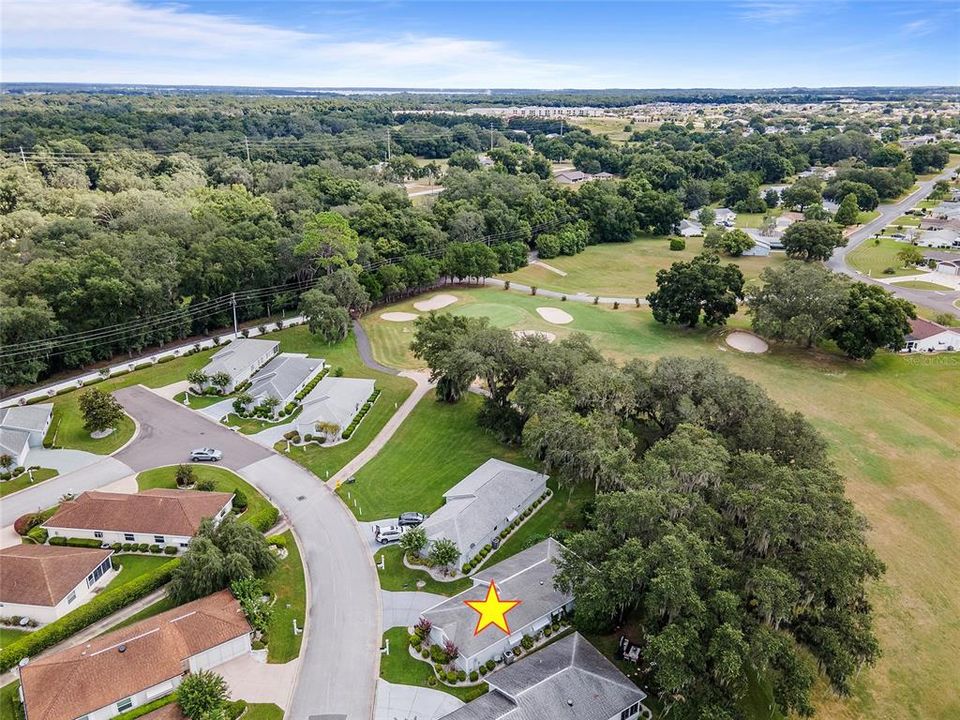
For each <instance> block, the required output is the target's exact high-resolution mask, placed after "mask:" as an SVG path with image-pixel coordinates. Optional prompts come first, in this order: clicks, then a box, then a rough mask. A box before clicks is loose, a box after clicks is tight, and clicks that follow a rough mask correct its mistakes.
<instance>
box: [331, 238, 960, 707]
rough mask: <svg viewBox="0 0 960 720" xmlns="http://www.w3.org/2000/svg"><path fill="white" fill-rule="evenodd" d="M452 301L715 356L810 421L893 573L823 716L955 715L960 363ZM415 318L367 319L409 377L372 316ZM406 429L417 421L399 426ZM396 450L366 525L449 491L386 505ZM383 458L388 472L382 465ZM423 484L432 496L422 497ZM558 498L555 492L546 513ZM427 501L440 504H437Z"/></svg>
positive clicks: (512, 298) (624, 347)
mask: <svg viewBox="0 0 960 720" xmlns="http://www.w3.org/2000/svg"><path fill="white" fill-rule="evenodd" d="M870 243H872V240H870V241H868V245H869V244H870ZM885 266H886V265H882V266H881V267H880V268H879V269H880V270H882V269H883V267H885ZM611 271H613V269H612V270H611ZM451 294H453V295H455V296H457V297H458V302H457V303H455V304H454V305H451V306H450V307H449V309H448V310H449V311H456V312H470V313H471V314H487V315H490V316H491V317H492V318H494V324H497V325H503V326H507V327H513V328H515V329H516V328H526V329H539V330H549V331H551V332H555V333H556V334H557V335H558V336H563V335H566V334H569V333H570V332H573V331H582V332H585V333H587V334H588V335H589V336H590V337H591V338H592V339H593V340H594V342H595V343H596V344H597V346H598V347H600V348H601V349H602V350H603V351H604V352H605V353H606V354H607V355H609V356H610V357H612V358H614V359H616V360H618V361H621V362H622V361H625V360H627V359H629V358H634V357H639V358H644V359H648V360H654V359H656V358H657V357H662V356H664V355H683V356H688V357H700V356H703V357H711V358H715V359H717V360H719V361H720V362H722V363H724V364H725V365H727V366H728V367H729V368H730V369H731V370H732V371H734V372H736V373H738V374H740V375H743V376H744V377H747V378H749V379H751V380H754V381H756V382H757V383H759V384H760V385H761V386H762V387H763V388H764V389H765V390H766V391H767V392H768V393H769V394H770V396H771V397H772V398H773V399H775V400H776V401H777V402H779V403H781V404H782V405H783V406H784V407H785V408H787V409H789V410H797V411H800V412H802V413H803V414H805V415H806V416H807V417H808V418H809V419H810V420H811V422H813V423H814V425H815V426H816V427H817V428H818V429H819V430H820V431H821V432H823V434H824V436H825V438H826V439H827V442H828V446H829V449H830V453H831V456H832V458H833V460H834V461H835V463H836V464H837V467H838V469H839V470H840V472H841V473H843V474H844V476H845V477H846V479H847V486H846V487H847V496H848V497H849V498H850V499H851V500H852V501H853V503H854V504H855V505H856V507H857V508H858V509H859V510H860V511H861V512H863V513H864V514H865V515H866V517H867V520H868V522H869V523H870V530H869V534H868V537H869V540H870V543H871V545H872V546H873V547H874V549H875V550H876V551H877V553H878V554H879V556H880V557H881V559H882V560H883V561H884V563H885V564H886V566H887V573H886V575H885V576H884V578H883V580H882V581H881V582H879V583H876V584H875V585H874V586H873V587H871V588H870V593H869V597H870V600H871V602H872V603H873V604H874V606H875V608H876V628H877V633H878V637H879V640H880V643H881V647H882V649H883V656H882V657H881V659H880V660H879V662H878V665H877V667H875V668H870V669H864V670H863V671H862V672H861V673H860V674H859V675H858V676H857V678H856V680H855V682H854V687H853V693H852V695H851V696H850V697H848V698H838V697H836V696H834V695H833V694H832V693H831V692H830V691H829V690H828V688H827V687H826V686H825V684H824V683H822V682H821V683H819V684H818V690H817V693H816V700H817V704H818V716H820V717H829V718H831V719H834V718H836V719H839V720H853V719H854V718H863V717H878V718H879V717H883V718H887V719H889V720H913V719H914V718H917V717H924V718H933V719H942V720H947V718H953V717H956V715H957V711H958V704H957V697H956V694H955V692H953V691H952V690H950V688H955V687H956V671H955V667H956V662H955V659H956V652H957V648H960V624H958V623H957V622H956V618H957V617H960V594H958V593H956V592H953V590H952V588H955V587H960V555H958V553H957V552H956V549H957V547H960V484H958V483H957V482H956V468H957V463H958V461H960V453H958V450H957V448H958V447H960V403H958V402H957V400H956V398H957V388H958V387H960V354H956V353H955V354H952V355H950V354H943V355H937V356H924V355H910V356H906V355H897V354H892V353H887V352H881V353H880V354H878V355H877V356H876V357H875V358H874V359H873V360H871V361H869V362H864V363H860V362H853V361H848V360H846V359H844V358H841V357H839V356H837V355H835V354H832V353H828V352H823V351H816V352H807V351H804V350H800V349H795V348H790V347H781V346H776V345H775V346H773V347H772V349H771V351H770V352H768V353H766V354H764V355H745V354H741V353H736V352H732V351H730V350H729V349H727V348H725V346H724V345H723V343H722V342H721V340H720V336H719V334H718V333H717V332H714V331H708V330H704V329H697V330H694V331H689V330H684V329H678V328H667V327H664V326H661V325H659V324H657V323H655V322H653V320H652V318H651V315H650V313H649V311H648V310H647V309H645V308H641V309H634V308H627V309H624V308H621V309H620V310H612V309H611V308H604V307H595V306H593V305H590V304H582V303H570V302H567V303H561V302H559V301H555V300H547V299H546V298H542V297H530V296H529V295H524V294H520V293H515V292H505V291H503V290H500V289H494V288H478V289H473V290H454V291H451ZM540 306H549V307H562V308H563V309H564V310H566V311H567V312H569V313H570V314H571V315H572V316H573V317H574V321H573V322H572V323H571V324H569V325H565V326H555V325H550V324H548V323H546V322H544V321H542V320H540V319H539V316H538V315H536V312H535V310H536V308H537V307H540ZM409 307H411V305H410V304H409V303H401V304H398V305H395V306H391V307H387V308H381V309H378V310H377V311H376V312H375V313H372V314H371V315H369V316H368V317H367V318H365V319H364V325H365V327H366V328H367V329H368V332H369V333H370V335H371V339H372V342H373V343H374V351H375V354H376V355H377V357H378V358H379V359H380V360H381V362H387V363H388V364H393V363H395V364H396V366H397V367H411V366H413V367H415V366H417V362H416V361H415V360H414V359H413V358H411V357H410V355H409V352H408V351H407V350H406V346H407V345H409V341H410V339H411V338H412V332H411V324H410V323H388V322H386V321H383V320H381V319H380V317H379V316H380V313H381V312H386V311H392V310H407V309H409ZM731 324H732V325H736V326H745V325H748V319H747V318H745V317H743V316H738V317H736V318H733V319H732V320H731ZM404 328H406V330H407V332H403V329H404ZM421 409H422V406H421V407H419V408H417V411H421ZM421 414H422V413H421ZM415 415H416V414H415ZM413 421H414V416H412V417H411V418H410V419H409V420H408V422H407V423H404V425H406V426H409V425H411V424H412V423H413ZM427 425H428V424H425V423H422V424H421V427H425V426H427ZM403 431H404V428H401V431H400V432H401V433H402V432H403ZM408 432H409V431H408ZM398 437H399V434H398ZM441 439H442V438H441ZM405 442H406V443H407V444H411V443H417V442H420V443H421V447H423V448H424V451H427V452H429V451H430V450H429V447H428V445H429V444H430V443H428V442H427V441H425V440H419V441H418V439H417V438H416V437H415V435H414V433H410V434H408V435H407V436H405ZM444 442H447V441H446V440H444ZM394 445H395V443H393V442H391V444H390V445H389V446H388V447H387V448H386V449H385V450H384V451H383V452H382V453H381V455H380V457H378V458H377V459H376V460H375V461H374V462H372V463H371V464H370V465H368V466H367V468H365V470H366V471H369V474H365V475H364V479H365V480H367V481H369V485H368V486H366V487H365V486H364V484H363V483H362V482H361V483H360V484H359V485H358V486H347V487H348V488H351V491H352V488H354V487H358V488H359V490H358V491H359V492H360V493H361V494H363V493H366V495H365V496H363V497H365V500H366V502H367V506H365V507H364V517H371V518H372V517H376V515H373V514H372V513H370V514H368V507H376V508H381V507H382V508H383V515H384V516H386V515H392V514H393V513H394V512H397V511H400V510H406V509H411V510H416V509H426V510H429V509H432V508H431V507H420V508H417V507H411V508H407V507H404V505H405V504H406V502H409V501H410V500H415V499H417V498H418V497H421V498H424V497H429V496H433V497H437V496H438V491H440V492H442V488H443V487H445V485H444V482H439V481H438V480H437V479H436V478H431V477H430V476H429V475H428V476H427V477H425V478H417V481H418V482H417V484H416V486H414V487H412V488H410V487H407V486H406V484H403V485H401V486H400V487H399V488H398V490H399V491H400V492H401V493H402V495H401V497H402V500H403V502H400V501H394V500H393V499H392V497H391V496H390V495H389V494H387V493H386V492H385V490H384V487H383V485H385V484H388V483H390V482H391V481H393V482H394V484H397V483H396V481H395V480H394V479H395V478H399V479H401V480H402V479H405V478H408V477H411V476H409V475H406V474H404V472H403V468H404V467H409V468H412V467H414V463H413V459H412V454H413V453H412V451H410V452H404V451H403V449H402V448H401V447H399V446H397V447H395V446H394ZM448 447H449V448H451V449H450V450H449V451H447V453H446V454H445V455H440V454H439V453H438V454H437V457H439V458H441V459H442V461H443V462H451V461H452V459H451V455H452V453H454V452H455V453H456V454H455V455H452V457H453V458H460V457H462V456H465V455H468V454H470V453H472V452H473V449H472V448H465V447H464V446H463V444H461V445H460V446H459V447H457V446H456V445H455V444H454V443H453V442H452V439H451V440H450V441H449V445H448ZM404 455H409V456H410V457H409V458H408V461H409V464H406V463H403V464H402V463H401V462H400V460H401V459H402V457H403V456H404ZM390 458H394V460H392V461H390V462H387V461H388V460H390ZM425 464H427V463H425ZM374 470H376V472H374ZM438 472H443V470H442V469H441V470H439V471H438ZM450 474H451V475H455V477H452V478H450V480H449V481H448V482H449V483H450V484H452V483H453V482H455V481H456V480H458V479H459V478H460V477H463V475H464V474H465V473H464V472H462V470H458V471H457V472H456V473H452V472H451V473H450ZM427 485H433V486H434V488H431V490H430V491H429V492H420V491H419V488H420V487H421V486H427ZM561 498H562V491H561V492H559V493H558V494H557V496H556V497H555V498H554V499H553V500H551V501H550V503H548V504H547V506H546V507H545V508H544V509H545V510H546V509H547V508H549V506H550V505H551V504H552V503H553V502H555V501H556V500H557V499H561ZM371 502H372V503H373V505H372V506H371V505H369V503H371ZM434 502H435V503H437V504H438V503H439V498H438V497H437V499H436V500H435V501H434ZM434 507H435V505H434Z"/></svg>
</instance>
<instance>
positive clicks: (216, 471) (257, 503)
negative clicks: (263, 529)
mask: <svg viewBox="0 0 960 720" xmlns="http://www.w3.org/2000/svg"><path fill="white" fill-rule="evenodd" d="M188 467H190V469H192V470H193V474H194V476H195V477H196V479H197V480H204V479H210V480H213V489H214V491H216V492H231V493H232V492H236V491H237V490H238V489H239V490H241V491H242V492H243V494H244V495H246V496H247V509H246V511H244V513H243V514H242V515H240V516H239V518H240V519H241V520H242V519H243V518H244V516H248V517H249V516H254V515H257V514H259V512H260V511H261V510H264V509H266V508H267V507H269V505H270V501H269V500H267V499H266V498H265V497H264V496H263V495H261V494H260V491H259V490H257V489H256V488H255V487H253V486H252V485H250V484H249V483H248V482H247V481H246V480H244V479H243V478H241V477H240V476H239V475H237V474H236V473H234V472H231V471H230V470H227V469H226V468H221V467H216V466H214V465H200V464H199V463H192V464H190V465H189V466H188ZM176 474H177V466H176V465H167V466H166V467H160V468H154V469H153V470H147V471H145V472H142V473H140V474H139V475H137V488H138V489H139V490H141V491H142V490H150V489H151V488H171V489H175V488H176V487H177V480H176Z"/></svg>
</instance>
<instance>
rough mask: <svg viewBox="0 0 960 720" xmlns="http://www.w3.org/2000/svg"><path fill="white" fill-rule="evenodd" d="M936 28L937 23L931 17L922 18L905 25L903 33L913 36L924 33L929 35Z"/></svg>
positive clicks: (920, 35) (919, 35)
mask: <svg viewBox="0 0 960 720" xmlns="http://www.w3.org/2000/svg"><path fill="white" fill-rule="evenodd" d="M936 29H937V24H936V23H935V22H934V21H933V20H931V19H930V18H922V19H920V20H913V21H911V22H908V23H906V24H905V25H904V26H903V33H904V34H905V35H911V36H913V37H922V36H923V35H929V34H930V33H932V32H933V31H934V30H936Z"/></svg>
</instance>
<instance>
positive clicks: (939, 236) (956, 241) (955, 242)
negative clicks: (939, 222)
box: [913, 227, 960, 248]
mask: <svg viewBox="0 0 960 720" xmlns="http://www.w3.org/2000/svg"><path fill="white" fill-rule="evenodd" d="M913 244H914V245H917V246H919V247H928V248H953V247H960V230H955V229H954V228H952V227H945V228H941V229H939V230H924V231H923V232H921V233H920V234H919V235H917V236H915V237H914V239H913Z"/></svg>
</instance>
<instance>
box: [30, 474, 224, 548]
mask: <svg viewBox="0 0 960 720" xmlns="http://www.w3.org/2000/svg"><path fill="white" fill-rule="evenodd" d="M232 501H233V493H222V492H201V491H198V490H170V489H164V488H154V489H153V490H145V491H143V492H140V493H134V494H132V495H128V494H124V493H111V492H100V491H97V490H90V491H88V492H85V493H82V494H81V495H79V496H78V497H77V498H76V499H74V500H68V501H67V502H65V503H62V504H61V505H60V509H59V510H57V512H56V514H54V515H53V517H51V518H50V519H49V520H47V521H46V522H45V523H44V524H43V527H44V528H46V529H47V532H48V533H49V534H50V537H71V538H90V539H96V540H101V541H103V542H104V543H107V544H112V543H138V544H140V543H148V544H150V545H163V546H166V545H172V546H174V547H180V548H185V547H187V545H188V544H189V542H190V538H192V537H193V536H194V535H196V534H197V530H199V529H200V523H201V521H202V520H204V519H205V518H211V519H212V520H213V521H214V523H219V522H220V521H221V520H223V518H224V517H226V515H227V513H228V512H230V508H231V504H232Z"/></svg>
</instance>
